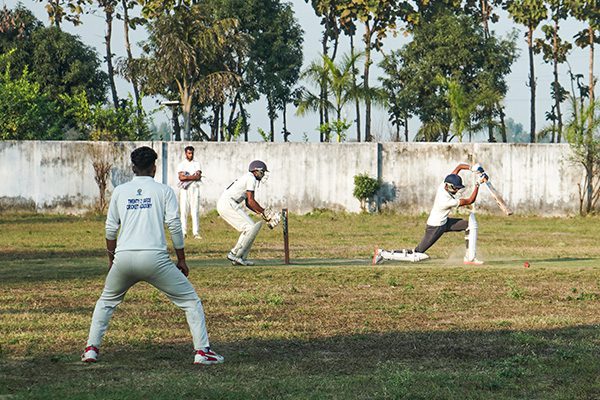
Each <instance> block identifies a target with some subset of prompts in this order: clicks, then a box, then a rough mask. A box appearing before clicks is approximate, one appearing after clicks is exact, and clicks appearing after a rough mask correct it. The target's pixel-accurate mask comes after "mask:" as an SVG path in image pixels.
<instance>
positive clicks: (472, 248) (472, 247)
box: [465, 213, 477, 261]
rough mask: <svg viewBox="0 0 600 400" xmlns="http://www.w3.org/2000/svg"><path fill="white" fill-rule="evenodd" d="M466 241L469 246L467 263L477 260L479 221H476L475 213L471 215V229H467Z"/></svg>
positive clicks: (466, 256) (466, 255)
mask: <svg viewBox="0 0 600 400" xmlns="http://www.w3.org/2000/svg"><path fill="white" fill-rule="evenodd" d="M465 241H466V245H467V253H466V254H465V258H466V260H467V261H473V260H475V258H477V220H476V219H475V213H471V214H469V227H468V228H467V234H466V235H465Z"/></svg>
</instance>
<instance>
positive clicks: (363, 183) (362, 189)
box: [352, 173, 381, 211]
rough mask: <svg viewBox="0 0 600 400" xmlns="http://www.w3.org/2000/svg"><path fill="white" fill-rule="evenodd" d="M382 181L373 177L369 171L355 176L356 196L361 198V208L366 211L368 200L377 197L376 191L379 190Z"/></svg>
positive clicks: (354, 193)
mask: <svg viewBox="0 0 600 400" xmlns="http://www.w3.org/2000/svg"><path fill="white" fill-rule="evenodd" d="M380 186H381V182H379V181H378V180H377V179H375V178H371V177H370V176H369V175H368V174H367V173H364V174H358V175H355V176H354V192H353V193H352V194H353V195H354V197H356V198H357V199H358V200H360V208H361V209H362V210H363V211H365V209H366V203H367V201H368V200H370V199H373V197H375V193H377V191H378V190H379V188H380Z"/></svg>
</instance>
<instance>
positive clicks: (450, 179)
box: [444, 174, 465, 189]
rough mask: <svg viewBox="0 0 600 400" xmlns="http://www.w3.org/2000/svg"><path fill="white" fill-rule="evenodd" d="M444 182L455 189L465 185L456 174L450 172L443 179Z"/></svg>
mask: <svg viewBox="0 0 600 400" xmlns="http://www.w3.org/2000/svg"><path fill="white" fill-rule="evenodd" d="M444 182H445V183H449V184H451V185H452V186H454V188H455V189H462V188H464V187H465V185H463V182H462V178H461V177H460V176H458V175H457V174H450V175H448V176H447V177H446V179H444Z"/></svg>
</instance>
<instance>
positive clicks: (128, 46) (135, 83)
mask: <svg viewBox="0 0 600 400" xmlns="http://www.w3.org/2000/svg"><path fill="white" fill-rule="evenodd" d="M121 4H122V5H123V30H124V33H125V50H126V51H127V60H128V61H129V62H130V63H131V62H132V61H133V54H132V53H131V44H130V42H129V10H128V9H127V0H121ZM131 85H132V86H133V96H134V100H135V106H136V110H137V115H138V117H141V116H142V104H141V99H140V90H139V88H138V81H137V74H136V72H135V70H133V71H132V72H131Z"/></svg>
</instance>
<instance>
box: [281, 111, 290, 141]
mask: <svg viewBox="0 0 600 400" xmlns="http://www.w3.org/2000/svg"><path fill="white" fill-rule="evenodd" d="M281 113H282V118H283V141H284V142H288V141H289V140H288V137H289V136H290V132H288V130H287V115H286V114H287V103H283V111H282V112H281Z"/></svg>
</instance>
